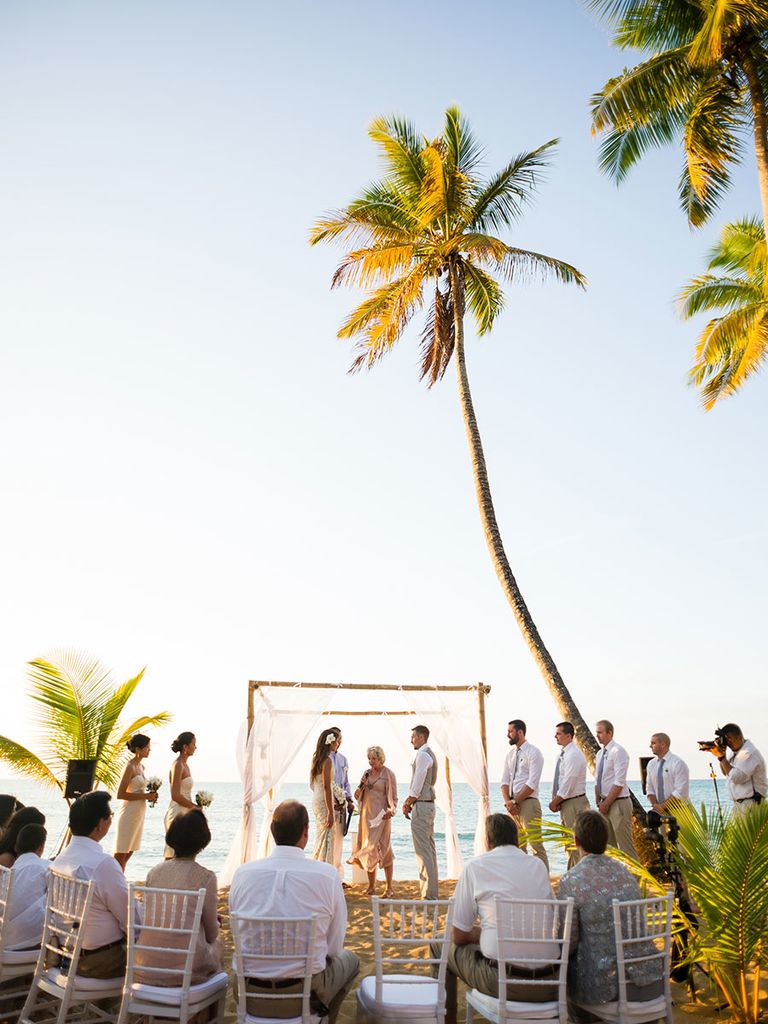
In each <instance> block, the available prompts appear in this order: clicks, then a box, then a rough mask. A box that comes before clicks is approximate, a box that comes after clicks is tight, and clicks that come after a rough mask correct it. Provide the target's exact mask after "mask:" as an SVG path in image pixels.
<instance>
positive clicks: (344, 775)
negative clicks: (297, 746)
mask: <svg viewBox="0 0 768 1024" xmlns="http://www.w3.org/2000/svg"><path fill="white" fill-rule="evenodd" d="M333 728H334V732H335V733H336V736H337V738H338V741H339V747H340V746H341V729H336V728H335V727H333ZM331 763H332V764H333V781H334V782H335V783H336V784H337V785H338V786H341V788H342V789H343V790H344V795H345V796H346V798H347V806H346V810H342V812H341V814H339V812H338V811H337V812H336V814H335V816H334V826H333V866H334V867H335V868H336V870H337V871H338V873H339V878H340V879H341V882H342V885H343V884H344V868H343V867H342V866H341V854H342V850H343V847H344V819H345V816H346V815H347V814H348V813H349V811H351V810H352V808H353V807H354V806H355V801H354V800H353V799H352V787H351V786H350V785H349V763H348V761H347V759H346V757H344V755H343V754H341V753H339V749H338V747H337V748H336V750H335V751H334V750H332V751H331Z"/></svg>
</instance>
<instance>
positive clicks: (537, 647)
mask: <svg viewBox="0 0 768 1024" xmlns="http://www.w3.org/2000/svg"><path fill="white" fill-rule="evenodd" d="M449 276H450V287H451V292H452V295H453V321H454V334H455V350H454V356H455V359H456V373H457V377H458V383H459V401H460V402H461V412H462V416H463V418H464V429H465V430H466V433H467V441H468V442H469V451H470V455H471V457H472V475H473V477H474V481H475V495H476V497H477V504H478V507H479V509H480V519H481V521H482V524H483V533H484V534H485V542H486V544H487V545H488V550H489V552H490V554H491V561H492V562H493V567H494V569H495V570H496V575H497V576H498V578H499V583H501V586H502V589H503V591H504V593H505V595H506V598H507V600H508V601H509V603H510V605H511V606H512V611H513V613H514V616H515V618H516V619H517V624H518V626H519V627H520V631H521V633H522V634H523V639H524V640H525V642H526V643H527V644H528V648H529V650H530V652H531V654H532V655H533V658H534V661H535V662H536V664H537V665H538V666H539V671H540V672H541V674H542V676H543V677H544V682H545V683H546V684H547V686H548V688H549V691H550V693H551V694H552V696H553V697H554V700H555V704H556V705H557V707H558V710H559V712H560V714H561V715H562V716H563V717H564V718H566V719H567V720H568V721H569V722H571V723H573V727H574V730H575V734H576V741H577V743H578V744H579V747H580V748H581V750H582V752H583V754H584V756H585V757H586V759H587V761H588V763H589V765H590V766H591V767H592V768H593V769H594V766H595V754H596V753H597V752H598V750H599V749H600V746H599V744H598V742H597V740H596V739H595V737H594V736H593V735H592V731H591V730H590V728H589V726H588V725H587V724H586V722H585V721H584V719H583V718H582V717H581V712H580V711H579V709H578V708H577V707H576V704H575V703H574V700H573V697H571V695H570V693H569V692H568V689H567V687H566V685H565V683H564V682H563V678H562V676H561V675H560V673H559V671H558V669H557V665H556V664H555V662H554V660H553V658H552V655H551V654H550V653H549V651H548V650H547V648H546V647H545V646H544V641H543V640H542V639H541V636H540V635H539V631H538V629H537V628H536V623H535V622H534V621H533V618H532V617H531V613H530V612H529V611H528V606H527V605H526V603H525V601H524V600H523V595H522V594H521V593H520V588H519V587H518V585H517V580H516V579H515V577H514V575H513V574H512V569H511V568H510V565H509V562H508V560H507V555H506V552H505V551H504V545H503V543H502V540H501V534H500V533H499V526H498V523H497V522H496V512H495V510H494V507H493V497H492V496H491V488H490V484H489V482H488V470H487V469H486V465H485V454H484V453H483V442H482V440H481V438H480V431H479V430H478V426H477V418H476V417H475V409H474V405H473V404H472V395H471V392H470V390H469V378H468V377H467V365H466V360H465V356H464V285H463V281H462V280H461V277H460V274H459V271H458V269H457V268H456V266H455V264H453V263H452V264H451V265H450V268H449Z"/></svg>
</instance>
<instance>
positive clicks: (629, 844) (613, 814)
mask: <svg viewBox="0 0 768 1024" xmlns="http://www.w3.org/2000/svg"><path fill="white" fill-rule="evenodd" d="M604 817H605V819H606V821H607V823H608V842H609V844H610V845H611V846H615V847H616V848H617V849H619V850H621V852H622V853H627V854H629V856H630V857H634V858H635V860H637V850H636V849H635V841H634V839H633V838H632V801H631V800H630V798H629V797H625V798H624V799H623V800H622V799H619V800H614V801H613V803H612V804H611V806H610V807H609V808H608V813H607V814H606V815H604Z"/></svg>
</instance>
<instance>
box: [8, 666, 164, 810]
mask: <svg viewBox="0 0 768 1024" xmlns="http://www.w3.org/2000/svg"><path fill="white" fill-rule="evenodd" d="M144 671H145V670H144V669H142V670H141V672H139V673H138V675H135V676H134V677H133V678H132V679H128V680H126V681H125V682H124V683H115V681H114V680H113V678H112V674H111V672H110V670H109V669H107V668H105V667H104V666H103V665H102V664H101V662H99V661H98V660H96V659H94V658H91V657H89V656H88V655H85V654H82V653H79V652H77V651H72V650H65V651H58V652H55V653H54V654H53V655H51V657H50V659H49V660H47V659H42V658H41V659H39V660H36V661H31V662H30V663H29V666H28V673H27V677H28V680H29V685H30V696H31V697H32V700H33V701H34V702H35V704H36V715H35V718H36V724H37V727H38V735H39V750H40V755H39V756H38V755H37V754H34V753H32V751H31V750H28V749H27V748H26V747H24V746H22V745H21V744H20V743H16V742H15V741H14V740H11V739H8V738H7V737H5V736H0V760H2V761H5V762H6V764H9V765H10V766H11V768H13V769H14V770H15V771H17V772H18V773H19V774H20V775H25V776H26V777H27V778H30V779H34V780H35V781H36V782H39V783H42V784H43V785H45V786H50V787H52V788H58V789H60V790H61V791H62V792H63V790H64V784H65V780H66V773H67V763H68V762H69V761H70V760H74V759H80V758H82V759H86V758H88V759H93V760H95V761H96V781H97V782H100V783H102V784H103V785H104V786H105V787H106V788H107V789H114V788H115V787H116V786H117V785H118V783H119V782H120V776H121V774H122V771H123V767H124V762H125V759H126V757H127V752H126V750H125V744H126V743H127V741H128V740H129V739H130V737H131V736H132V735H133V734H134V733H136V732H140V731H141V730H142V729H144V728H146V727H147V726H150V725H164V724H165V723H166V722H169V721H170V720H171V717H172V716H171V714H170V713H169V712H167V711H161V712H160V713H159V714H156V715H142V716H141V717H139V718H136V719H134V720H133V721H132V722H130V723H129V724H124V723H121V721H120V716H121V715H122V713H123V710H124V709H125V705H126V704H127V703H128V700H129V699H130V697H131V696H132V695H133V692H134V690H135V689H136V687H137V686H138V685H139V683H140V682H141V680H142V677H143V675H144Z"/></svg>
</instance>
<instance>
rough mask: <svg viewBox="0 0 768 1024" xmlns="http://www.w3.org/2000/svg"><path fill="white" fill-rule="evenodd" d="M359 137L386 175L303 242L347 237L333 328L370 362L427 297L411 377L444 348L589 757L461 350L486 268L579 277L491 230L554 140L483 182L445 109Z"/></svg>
mask: <svg viewBox="0 0 768 1024" xmlns="http://www.w3.org/2000/svg"><path fill="white" fill-rule="evenodd" d="M369 135H370V137H371V139H373V141H374V142H375V143H376V145H377V146H378V147H379V149H380V150H381V152H382V155H383V158H384V163H385V167H386V173H385V176H384V177H383V178H382V179H381V180H379V181H376V182H374V183H373V184H372V185H369V186H368V188H366V189H365V191H364V192H363V193H362V195H361V196H360V198H359V199H355V200H354V201H353V202H351V203H350V204H349V206H347V207H345V208H343V209H341V210H337V211H334V212H332V213H329V214H327V215H326V216H324V217H323V218H322V219H320V220H319V221H318V222H317V223H316V224H315V225H314V227H313V228H312V230H311V234H310V241H311V244H312V245H316V244H317V243H318V242H328V241H338V242H345V243H347V244H349V246H350V248H349V250H348V251H347V253H346V255H345V256H344V257H343V259H342V260H341V262H340V263H339V266H338V268H337V270H336V273H335V274H334V276H333V282H332V286H333V287H336V286H338V285H341V284H347V285H356V286H359V287H362V288H364V289H366V290H367V291H368V295H367V297H366V298H365V299H364V301H363V302H362V303H361V304H360V305H359V306H358V307H357V308H356V309H354V310H353V311H352V313H351V314H350V315H349V317H348V318H347V320H346V321H345V323H344V324H343V326H342V328H341V330H340V331H339V337H340V338H355V339H357V357H356V358H355V360H354V363H353V364H352V370H358V369H360V368H361V367H367V368H370V367H372V366H373V365H374V364H375V363H376V362H378V360H379V359H381V358H382V357H383V356H384V355H386V353H387V352H388V351H389V350H390V349H391V348H392V347H393V346H394V345H395V343H396V342H397V341H399V340H400V338H401V336H402V334H403V332H404V331H405V328H406V326H407V325H408V322H409V321H410V320H411V318H412V317H413V315H414V314H415V313H416V312H418V311H419V310H421V309H422V308H423V307H424V306H425V305H426V307H427V309H426V319H425V324H424V328H423V331H422V335H421V356H422V358H421V377H422V379H424V380H426V382H427V385H428V386H429V387H431V386H432V385H433V384H435V383H436V382H437V381H438V380H440V379H441V378H442V377H443V375H444V374H445V372H446V370H447V369H448V366H449V364H450V362H451V358H452V357H455V359H454V361H455V365H456V374H457V377H458V387H459V400H460V402H461V411H462V415H463V418H464V426H465V429H466V433H467V440H468V442H469V449H470V455H471V459H472V472H473V475H474V482H475V492H476V496H477V502H478V505H479V508H480V517H481V519H482V524H483V531H484V533H485V539H486V543H487V545H488V549H489V551H490V554H491V559H492V561H493V566H494V569H495V570H496V575H497V576H498V578H499V581H500V583H501V586H502V588H503V590H504V593H505V595H506V597H507V600H508V601H509V603H510V605H511V606H512V610H513V612H514V614H515V618H516V619H517V622H518V625H519V626H520V629H521V631H522V634H523V637H524V639H525V641H526V643H527V644H528V647H529V648H530V650H531V653H532V654H533V657H534V659H535V661H536V663H537V665H538V666H539V669H540V671H541V673H542V675H543V677H544V679H545V681H546V683H547V685H548V687H549V689H550V691H551V692H552V694H553V696H554V698H555V701H556V703H557V706H558V708H559V709H560V713H561V714H563V715H564V716H566V717H567V718H568V719H570V721H572V722H573V724H574V726H575V729H576V736H577V739H578V741H579V743H580V745H581V747H582V749H584V750H585V752H586V753H587V756H588V757H589V758H590V759H591V760H594V753H595V751H596V750H597V749H598V747H597V743H596V741H595V739H594V737H593V736H592V733H591V732H590V730H589V728H588V727H587V725H586V723H585V722H584V720H583V718H582V716H581V714H580V712H579V710H578V708H577V707H576V705H575V703H574V701H573V699H572V697H571V695H570V693H569V692H568V690H567V688H566V686H565V683H564V682H563V679H562V677H561V675H560V672H559V671H558V669H557V666H556V665H555V662H554V660H553V658H552V656H551V655H550V653H549V651H548V650H547V648H546V647H545V646H544V642H543V640H542V639H541V636H540V634H539V631H538V629H537V628H536V624H535V623H534V621H533V618H532V616H531V613H530V612H529V610H528V607H527V605H526V603H525V601H524V600H523V596H522V594H521V593H520V588H519V587H518V585H517V581H516V580H515V577H514V575H513V574H512V570H511V568H510V565H509V562H508V560H507V556H506V553H505V551H504V546H503V544H502V540H501V534H500V533H499V527H498V523H497V522H496V513H495V511H494V507H493V499H492V497H491V488H490V485H489V482H488V471H487V468H486V464H485V455H484V453H483V445H482V441H481V439H480V432H479V430H478V426H477V418H476V416H475V410H474V406H473V403H472V395H471V392H470V389H469V379H468V376H467V366H466V359H465V352H464V316H465V310H466V309H467V307H468V309H469V312H470V313H471V315H472V318H473V320H474V322H475V327H476V330H477V333H478V334H480V335H483V334H487V333H488V332H489V331H490V330H491V328H492V327H493V325H494V323H495V322H496V318H497V317H498V315H499V313H500V312H501V310H502V308H503V306H504V294H503V291H502V288H501V285H500V284H499V281H498V280H497V278H496V277H495V276H493V275H498V277H500V278H501V279H502V280H503V281H505V282H507V283H515V284H516V283H518V282H520V281H524V280H526V279H529V278H532V277H539V278H550V277H551V278H554V279H555V280H556V281H561V282H564V283H567V284H576V285H579V286H580V287H584V286H585V284H586V281H585V279H584V277H583V275H582V274H580V273H579V271H578V270H576V269H575V268H574V267H572V266H570V264H568V263H563V262H562V261H561V260H558V259H555V258H553V257H551V256H545V255H542V254H541V253H538V252H531V251H529V250H526V249H518V248H516V247H513V246H511V245H508V244H507V243H506V242H503V241H502V240H501V239H500V238H498V237H497V236H496V235H495V234H493V233H492V232H495V231H497V230H500V229H505V228H509V227H510V226H511V225H513V224H514V223H515V222H516V221H517V219H518V218H519V216H520V215H521V213H522V211H523V209H524V207H525V206H526V204H527V203H528V202H529V201H530V200H531V199H532V198H533V195H534V193H535V191H536V186H537V183H538V179H539V175H540V172H541V171H542V169H543V168H544V167H546V166H547V164H548V160H549V156H550V154H551V152H552V149H553V147H554V145H555V143H556V141H557V140H552V141H551V142H547V143H545V144H544V145H543V146H540V147H539V148H538V149H534V150H532V151H531V152H528V153H520V154H519V155H518V156H516V157H514V158H513V159H512V160H511V161H510V163H508V164H507V166H506V167H504V168H503V169H502V170H501V171H499V172H498V173H497V174H495V175H494V176H493V177H491V178H490V179H488V180H482V179H481V178H480V177H479V174H478V169H479V165H480V161H481V158H482V155H483V154H482V149H481V147H480V146H479V144H478V143H477V141H476V140H475V138H474V137H473V135H472V132H471V130H470V128H469V125H468V123H467V121H466V120H465V119H464V118H463V117H462V115H461V114H460V113H459V111H458V110H457V109H456V108H455V107H451V108H449V109H448V110H447V111H446V114H445V124H444V127H443V131H442V134H441V135H440V136H439V137H438V138H437V139H434V140H433V141H430V140H429V139H427V138H425V137H423V136H421V135H419V134H418V133H417V131H416V129H415V128H414V126H413V125H412V124H410V123H409V122H407V121H404V120H401V119H400V118H397V117H389V118H385V117H382V118H378V119H377V120H376V121H374V122H373V124H372V125H371V127H370V130H369ZM428 291H429V294H427V293H428Z"/></svg>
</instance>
